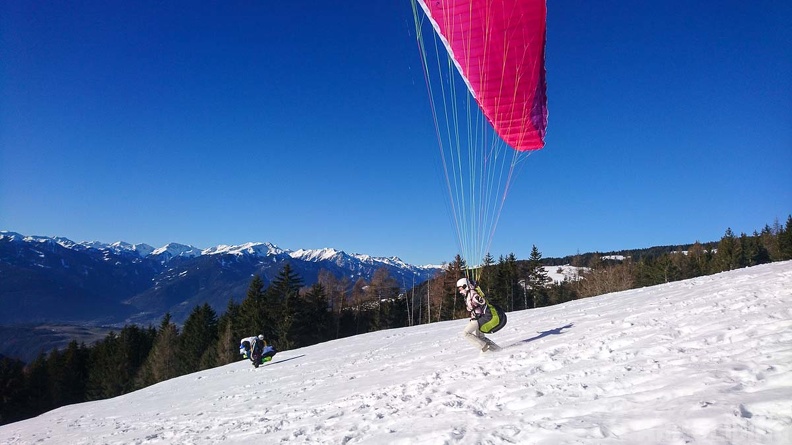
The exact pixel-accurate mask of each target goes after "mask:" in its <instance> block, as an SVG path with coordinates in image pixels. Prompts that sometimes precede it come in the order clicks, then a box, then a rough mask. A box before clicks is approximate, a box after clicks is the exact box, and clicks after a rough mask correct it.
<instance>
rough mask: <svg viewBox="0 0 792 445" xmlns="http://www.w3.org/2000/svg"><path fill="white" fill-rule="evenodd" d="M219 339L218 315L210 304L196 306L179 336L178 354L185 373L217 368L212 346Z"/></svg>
mask: <svg viewBox="0 0 792 445" xmlns="http://www.w3.org/2000/svg"><path fill="white" fill-rule="evenodd" d="M217 337H218V335H217V313H216V312H215V311H214V309H212V307H211V306H209V304H208V303H204V304H203V305H202V306H196V307H195V309H193V311H192V312H191V313H190V315H189V317H187V320H186V321H185V322H184V326H183V327H182V332H181V335H180V336H179V344H180V346H179V349H178V352H179V360H180V361H181V363H182V364H183V365H184V369H183V373H185V374H189V373H192V372H195V371H198V370H200V369H208V368H211V367H214V366H215V362H214V354H212V352H214V349H213V348H212V346H213V345H214V344H215V342H216V341H217Z"/></svg>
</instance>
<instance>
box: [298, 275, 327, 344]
mask: <svg viewBox="0 0 792 445" xmlns="http://www.w3.org/2000/svg"><path fill="white" fill-rule="evenodd" d="M305 302H306V305H305V309H306V310H305V312H304V313H303V314H302V315H301V317H300V318H301V320H300V323H298V326H300V327H301V331H300V333H301V341H302V344H303V345H313V344H316V343H320V342H323V341H325V340H327V339H329V338H331V337H330V331H331V328H332V327H333V319H332V312H330V303H329V302H328V300H327V296H326V293H325V288H324V286H323V285H322V284H321V283H316V284H314V285H313V286H311V288H310V289H309V290H308V292H307V293H306V294H305Z"/></svg>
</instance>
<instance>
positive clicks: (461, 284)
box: [457, 278, 472, 290]
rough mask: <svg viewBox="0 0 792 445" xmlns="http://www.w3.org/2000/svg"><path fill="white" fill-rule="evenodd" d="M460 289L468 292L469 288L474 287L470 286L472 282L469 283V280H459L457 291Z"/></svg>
mask: <svg viewBox="0 0 792 445" xmlns="http://www.w3.org/2000/svg"><path fill="white" fill-rule="evenodd" d="M460 287H461V288H462V289H465V290H467V289H468V288H469V287H472V286H471V285H470V281H468V279H467V278H460V279H458V280H457V289H459V288H460Z"/></svg>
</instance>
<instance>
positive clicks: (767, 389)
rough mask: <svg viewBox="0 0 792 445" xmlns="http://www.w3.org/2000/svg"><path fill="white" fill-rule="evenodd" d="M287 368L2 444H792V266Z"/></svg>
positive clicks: (224, 376) (42, 428)
mask: <svg viewBox="0 0 792 445" xmlns="http://www.w3.org/2000/svg"><path fill="white" fill-rule="evenodd" d="M464 325H465V321H464V320H457V321H450V322H443V323H436V324H431V325H424V326H416V327H411V328H404V329H396V330H390V331H382V332H376V333H371V334H367V335H361V336H357V337H352V338H346V339H342V340H337V341H332V342H328V343H323V344H320V345H315V346H311V347H307V348H302V349H297V350H291V351H285V352H282V353H280V354H278V355H277V356H276V357H275V360H274V361H273V362H271V363H269V364H267V365H265V366H262V367H261V368H259V369H254V368H253V367H252V366H251V365H250V363H249V362H237V363H234V364H231V365H228V366H224V367H220V368H216V369H211V370H208V371H204V372H199V373H196V374H191V375H187V376H183V377H180V378H176V379H173V380H169V381H166V382H162V383H160V384H157V385H154V386H151V387H149V388H145V389H143V390H140V391H137V392H134V393H131V394H127V395H124V396H121V397H116V398H114V399H109V400H103V401H97V402H89V403H82V404H77V405H72V406H67V407H63V408H59V409H57V410H54V411H51V412H49V413H46V414H43V415H41V416H39V417H37V418H34V419H29V420H25V421H22V422H17V423H13V424H10V425H6V426H3V427H0V443H4V444H11V445H15V444H28V443H38V444H62V443H69V444H100V443H101V444H122V443H123V444H132V443H134V444H162V443H179V444H186V443H191V444H215V443H220V442H223V443H278V442H289V443H328V444H344V443H367V444H383V443H391V444H392V443H402V444H414V443H421V444H445V443H463V444H467V443H491V444H499V443H520V444H564V443H592V442H596V443H606V444H638V443H640V444H651V443H654V444H676V443H679V444H682V443H693V444H731V443H735V444H782V443H787V444H788V443H792V262H783V263H775V264H769V265H763V266H758V267H754V268H749V269H742V270H737V271H732V272H727V273H722V274H718V275H712V276H707V277H700V278H696V279H692V280H686V281H681V282H676V283H670V284H666V285H661V286H655V287H651V288H644V289H637V290H631V291H625V292H619V293H614V294H609V295H603V296H600V297H595V298H589V299H585V300H578V301H574V302H570V303H567V304H563V305H558V306H553V307H547V308H541V309H536V310H529V311H522V312H513V313H509V323H508V325H507V326H506V327H505V328H504V329H503V330H501V331H500V332H499V333H497V334H495V335H492V336H491V338H493V339H494V340H495V341H496V342H498V343H499V344H500V345H501V346H504V347H505V349H504V350H503V351H501V352H499V353H494V354H481V353H479V352H478V351H476V350H473V349H472V348H471V346H470V345H469V344H468V343H467V342H466V341H464V340H463V339H462V338H461V337H460V332H461V330H462V329H463V327H464Z"/></svg>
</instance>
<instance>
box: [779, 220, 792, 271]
mask: <svg viewBox="0 0 792 445" xmlns="http://www.w3.org/2000/svg"><path fill="white" fill-rule="evenodd" d="M777 236H778V250H779V254H780V255H779V256H780V259H781V260H792V215H790V216H789V217H787V221H786V226H785V227H784V229H783V230H779V231H778V235H777Z"/></svg>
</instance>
